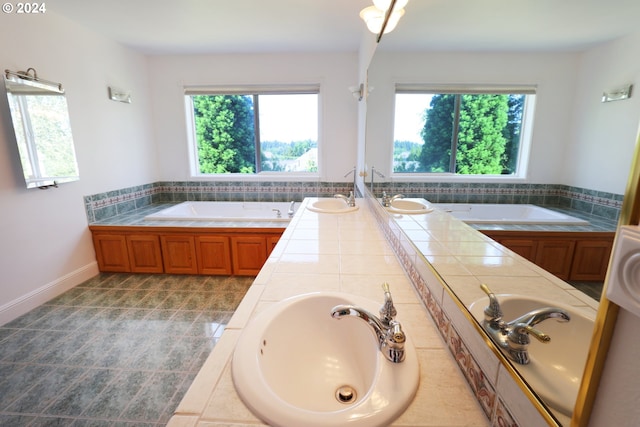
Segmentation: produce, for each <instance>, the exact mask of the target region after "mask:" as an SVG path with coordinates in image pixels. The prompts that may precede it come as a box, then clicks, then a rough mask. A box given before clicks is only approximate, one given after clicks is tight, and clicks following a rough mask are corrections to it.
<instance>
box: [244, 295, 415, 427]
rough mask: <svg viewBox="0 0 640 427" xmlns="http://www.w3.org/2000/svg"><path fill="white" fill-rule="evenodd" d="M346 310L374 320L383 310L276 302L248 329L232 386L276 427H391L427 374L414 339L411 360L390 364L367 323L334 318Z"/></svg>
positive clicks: (351, 300)
mask: <svg viewBox="0 0 640 427" xmlns="http://www.w3.org/2000/svg"><path fill="white" fill-rule="evenodd" d="M341 304H352V305H357V306H360V307H362V308H364V309H365V310H369V311H370V312H372V313H377V312H378V309H379V308H380V305H381V304H380V303H376V302H375V301H371V300H368V299H365V298H361V297H357V296H353V295H348V294H344V293H332V292H320V293H311V294H304V295H299V296H296V297H292V298H288V299H285V300H283V301H281V302H278V303H275V304H274V305H272V306H270V307H268V308H267V309H265V310H264V311H262V312H261V313H259V314H258V315H257V316H256V317H255V319H253V320H252V321H250V322H249V324H248V325H247V326H246V327H245V328H244V330H243V332H242V335H241V336H240V338H239V340H238V344H237V346H236V349H235V351H234V354H233V360H232V376H233V382H234V385H235V387H236V390H237V391H238V394H239V395H240V398H241V399H242V401H243V402H244V403H245V404H246V405H247V407H249V409H251V411H252V412H254V413H255V414H256V415H257V416H258V417H259V418H260V419H262V420H263V421H265V422H267V423H268V424H269V425H273V426H306V427H322V426H338V425H339V426H366V427H372V426H386V425H389V424H390V423H391V421H392V420H394V419H395V418H397V417H398V416H399V415H400V414H401V413H402V412H404V410H405V409H406V408H407V406H408V405H409V404H410V403H411V401H412V400H413V397H414V396H415V393H416V390H417V388H418V383H419V377H420V372H419V365H418V359H417V354H416V351H415V348H414V346H413V344H412V343H411V341H410V340H411V337H410V333H408V335H407V342H406V344H405V351H406V355H405V360H404V361H403V362H400V363H393V362H390V361H388V360H387V359H386V358H385V356H384V355H383V354H382V352H381V351H380V350H379V349H378V341H377V339H376V336H375V335H374V333H373V332H372V330H371V328H370V327H369V326H368V324H367V323H366V322H363V321H362V319H358V318H356V317H344V318H342V319H339V320H338V319H334V318H333V317H332V316H331V311H332V309H333V307H335V306H337V305H341ZM400 315H401V313H400Z"/></svg>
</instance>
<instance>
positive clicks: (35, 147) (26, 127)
mask: <svg viewBox="0 0 640 427" xmlns="http://www.w3.org/2000/svg"><path fill="white" fill-rule="evenodd" d="M25 76H26V77H25ZM39 80H40V79H38V78H37V77H32V76H30V75H28V74H26V73H24V76H19V75H18V74H17V73H13V72H8V71H7V72H6V73H5V89H6V92H7V100H8V104H9V111H10V113H11V121H12V124H13V129H14V131H15V138H16V142H17V144H18V152H19V153H20V161H21V164H22V170H23V172H24V178H25V181H26V184H27V188H35V187H40V188H47V187H50V186H57V184H59V183H64V182H71V181H76V180H78V179H79V176H78V175H79V174H78V165H77V162H76V155H75V148H74V144H73V136H72V133H71V124H70V120H69V110H68V108H67V100H66V98H65V94H64V91H63V90H62V89H61V87H60V86H56V85H52V84H50V83H41V81H39Z"/></svg>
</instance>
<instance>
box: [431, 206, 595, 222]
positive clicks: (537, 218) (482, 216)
mask: <svg viewBox="0 0 640 427" xmlns="http://www.w3.org/2000/svg"><path fill="white" fill-rule="evenodd" d="M432 205H433V206H434V207H436V208H438V209H441V210H443V211H445V212H447V213H450V214H451V215H453V216H454V217H456V218H458V219H460V220H462V221H464V222H467V223H472V224H483V223H491V224H562V225H587V224H589V221H585V220H583V219H580V218H576V217H573V216H570V215H565V214H563V213H560V212H556V211H552V210H550V209H545V208H543V207H540V206H536V205H524V204H523V205H518V204H514V205H509V204H489V203H487V204H484V203H475V204H474V203H432Z"/></svg>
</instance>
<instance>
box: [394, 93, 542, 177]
mask: <svg viewBox="0 0 640 427" xmlns="http://www.w3.org/2000/svg"><path fill="white" fill-rule="evenodd" d="M534 101H535V93H534V91H533V89H530V90H524V91H523V90H504V89H501V90H499V91H497V90H495V89H487V90H486V91H483V90H481V89H474V90H469V89H467V90H465V89H464V88H463V89H461V90H446V91H445V90H433V89H428V88H425V89H416V88H411V89H402V88H401V87H399V88H397V89H396V94H395V118H394V144H393V173H394V174H450V175H464V176H474V175H476V176H478V175H481V176H487V175H492V176H505V177H509V178H513V177H524V176H525V174H526V170H525V169H526V161H525V159H526V158H527V157H528V152H529V142H530V132H529V129H530V128H531V123H532V120H533V105H534Z"/></svg>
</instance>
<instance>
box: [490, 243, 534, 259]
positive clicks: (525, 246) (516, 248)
mask: <svg viewBox="0 0 640 427" xmlns="http://www.w3.org/2000/svg"><path fill="white" fill-rule="evenodd" d="M498 243H500V244H501V245H503V246H506V247H507V248H509V249H511V250H512V251H513V252H515V253H517V254H518V255H520V256H521V257H523V258H526V259H527V260H529V261H531V262H535V260H536V247H537V242H536V241H535V240H533V239H501V240H499V241H498Z"/></svg>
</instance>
